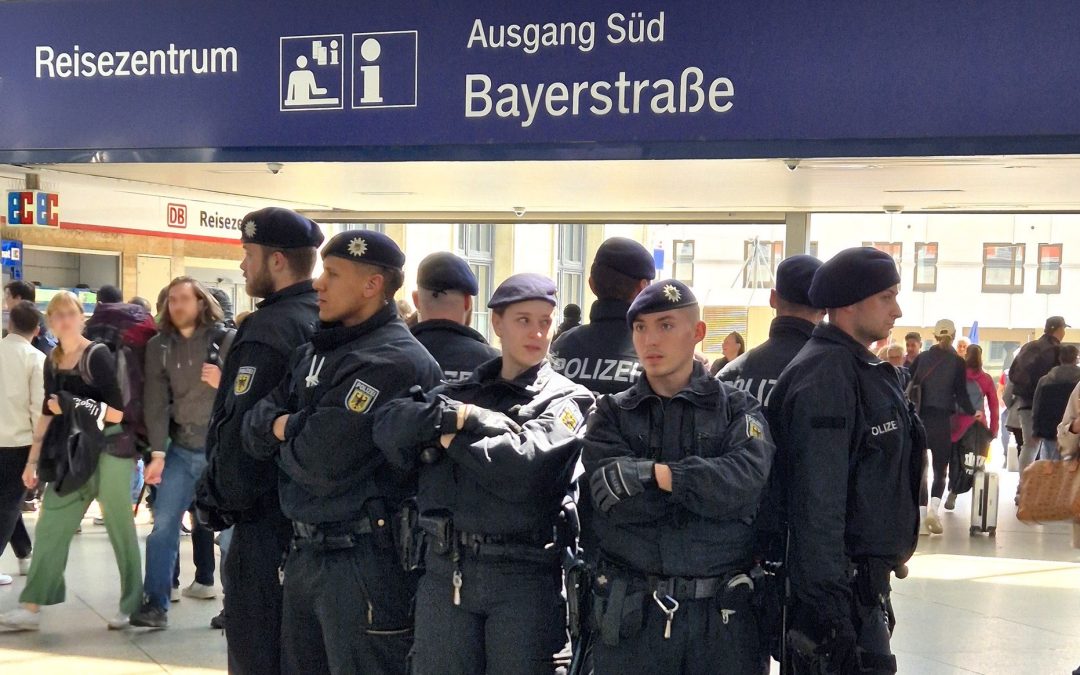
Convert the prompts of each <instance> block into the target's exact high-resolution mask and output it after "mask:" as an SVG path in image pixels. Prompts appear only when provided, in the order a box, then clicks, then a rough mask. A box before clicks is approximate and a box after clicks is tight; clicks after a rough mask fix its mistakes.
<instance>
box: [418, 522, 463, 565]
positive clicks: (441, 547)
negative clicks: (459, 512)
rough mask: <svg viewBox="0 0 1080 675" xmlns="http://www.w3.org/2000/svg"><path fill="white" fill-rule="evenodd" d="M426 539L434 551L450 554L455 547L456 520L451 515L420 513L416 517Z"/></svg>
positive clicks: (439, 553) (440, 553)
mask: <svg viewBox="0 0 1080 675" xmlns="http://www.w3.org/2000/svg"><path fill="white" fill-rule="evenodd" d="M416 522H417V524H418V525H419V526H420V531H421V532H422V533H423V537H424V541H425V543H426V544H427V546H428V547H429V548H430V549H431V551H432V552H433V553H436V554H438V555H449V554H450V552H451V551H452V550H453V547H454V520H453V519H452V518H451V517H450V516H429V515H424V514H419V515H418V516H417V519H416Z"/></svg>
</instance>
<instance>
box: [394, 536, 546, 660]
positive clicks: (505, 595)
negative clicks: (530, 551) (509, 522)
mask: <svg viewBox="0 0 1080 675" xmlns="http://www.w3.org/2000/svg"><path fill="white" fill-rule="evenodd" d="M452 574H453V566H452V563H451V562H450V560H449V559H447V558H446V557H444V556H439V555H436V554H434V553H429V554H428V556H427V571H426V572H425V573H424V576H423V577H421V579H420V587H419V590H418V591H417V594H416V645H415V647H414V648H413V654H412V675H451V674H453V675H472V674H473V673H487V675H551V674H552V673H556V672H559V671H558V668H559V663H558V661H559V658H560V656H561V657H562V658H563V659H566V656H567V655H566V654H565V653H564V651H565V648H566V643H567V633H566V603H565V602H564V600H563V597H562V578H561V568H559V567H557V566H546V567H545V566H541V565H538V564H535V563H526V562H518V561H507V560H492V559H485V558H477V557H475V556H472V555H470V554H466V555H465V556H464V557H463V559H462V586H461V604H460V605H455V604H454V602H453V583H452V579H453V577H452Z"/></svg>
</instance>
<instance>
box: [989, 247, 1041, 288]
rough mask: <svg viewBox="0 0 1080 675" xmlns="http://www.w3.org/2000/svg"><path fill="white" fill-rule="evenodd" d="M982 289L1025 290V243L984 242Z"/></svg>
mask: <svg viewBox="0 0 1080 675" xmlns="http://www.w3.org/2000/svg"><path fill="white" fill-rule="evenodd" d="M1059 260H1060V257H1059ZM982 290H983V293H1023V292H1024V245H1023V244H983V270H982Z"/></svg>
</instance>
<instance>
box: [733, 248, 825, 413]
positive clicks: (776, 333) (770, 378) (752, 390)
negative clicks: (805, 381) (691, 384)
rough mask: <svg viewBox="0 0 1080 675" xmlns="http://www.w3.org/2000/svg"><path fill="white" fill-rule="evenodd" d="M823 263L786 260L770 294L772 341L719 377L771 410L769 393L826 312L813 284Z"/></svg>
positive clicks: (802, 257) (798, 257)
mask: <svg viewBox="0 0 1080 675" xmlns="http://www.w3.org/2000/svg"><path fill="white" fill-rule="evenodd" d="M819 267H821V261H820V260H818V259H817V258H815V257H814V256H810V255H794V256H791V257H790V258H785V259H784V260H783V262H781V263H780V264H779V265H778V266H777V268H776V288H774V289H773V290H772V293H770V294H769V306H770V307H772V308H773V309H775V310H776V318H775V319H773V321H772V324H771V325H770V326H769V339H768V340H766V341H765V342H764V343H762V344H760V345H758V346H757V347H755V348H753V349H751V350H750V351H748V352H746V353H745V354H743V355H742V356H740V357H738V358H737V359H735V360H734V361H732V362H731V363H729V364H727V365H726V366H724V369H723V370H721V371H720V374H719V375H717V377H718V378H719V379H720V381H721V382H727V383H728V384H731V385H732V386H734V387H736V388H738V389H742V390H743V391H745V392H746V393H748V394H750V395H751V396H753V397H754V398H756V399H757V400H758V401H760V402H761V405H763V406H764V407H765V408H768V407H769V402H770V398H769V394H771V393H772V388H773V386H775V385H776V380H777V378H779V377H780V373H782V372H784V368H786V367H787V365H788V364H789V363H791V360H792V359H793V358H795V355H796V354H798V353H799V350H800V349H802V348H803V345H805V344H806V342H807V341H808V340H809V339H810V334H811V333H813V331H814V326H816V325H817V324H818V323H819V322H820V321H821V320H822V319H823V318H825V310H823V309H819V308H816V307H814V306H813V303H812V302H811V300H810V284H811V283H812V282H813V280H814V273H815V272H817V270H818V268H819Z"/></svg>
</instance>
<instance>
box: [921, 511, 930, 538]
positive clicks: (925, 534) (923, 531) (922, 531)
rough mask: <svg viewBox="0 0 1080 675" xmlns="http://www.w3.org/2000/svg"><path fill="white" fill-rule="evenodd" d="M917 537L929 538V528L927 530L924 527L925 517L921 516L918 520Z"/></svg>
mask: <svg viewBox="0 0 1080 675" xmlns="http://www.w3.org/2000/svg"><path fill="white" fill-rule="evenodd" d="M919 536H920V537H929V536H930V528H928V527H927V526H926V516H923V517H922V518H920V519H919Z"/></svg>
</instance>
